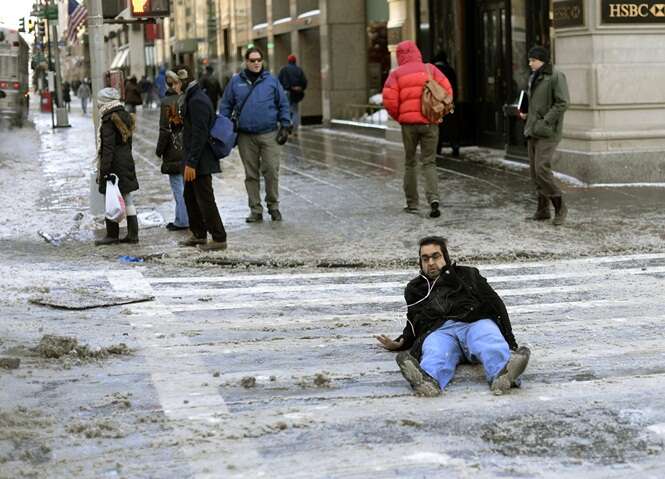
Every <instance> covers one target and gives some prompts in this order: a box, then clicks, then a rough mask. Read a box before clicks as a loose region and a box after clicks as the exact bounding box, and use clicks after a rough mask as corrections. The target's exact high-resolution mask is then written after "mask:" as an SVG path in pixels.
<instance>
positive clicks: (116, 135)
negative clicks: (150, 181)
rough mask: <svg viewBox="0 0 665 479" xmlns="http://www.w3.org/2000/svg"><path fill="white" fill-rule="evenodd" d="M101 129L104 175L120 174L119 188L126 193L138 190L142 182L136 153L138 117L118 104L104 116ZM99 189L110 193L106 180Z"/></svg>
mask: <svg viewBox="0 0 665 479" xmlns="http://www.w3.org/2000/svg"><path fill="white" fill-rule="evenodd" d="M100 129H101V159H100V165H99V172H100V177H101V178H104V177H106V176H107V175H110V174H111V173H114V174H115V175H116V176H117V177H118V180H119V182H118V187H119V188H120V192H121V193H122V194H123V195H125V194H127V193H130V192H132V191H136V190H138V189H139V182H138V180H137V178H136V167H135V165H134V157H133V156H132V135H133V134H134V118H133V117H132V116H131V115H130V114H129V113H127V112H126V111H125V109H124V108H123V107H122V106H118V107H117V108H113V109H112V110H109V111H108V112H106V114H105V115H104V116H102V121H101V126H100ZM99 192H100V193H101V194H105V193H106V181H100V182H99Z"/></svg>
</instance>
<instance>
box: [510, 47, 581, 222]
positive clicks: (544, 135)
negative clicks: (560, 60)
mask: <svg viewBox="0 0 665 479" xmlns="http://www.w3.org/2000/svg"><path fill="white" fill-rule="evenodd" d="M528 57H529V68H531V76H530V77H529V85H528V89H527V98H528V100H529V101H528V107H527V110H528V111H527V112H524V111H520V114H519V115H520V118H522V120H526V124H525V125H524V137H525V138H526V139H527V148H528V152H529V171H530V173H531V179H532V181H533V183H534V185H535V187H536V194H537V196H538V206H537V209H536V212H535V214H534V215H533V216H531V217H529V218H528V219H531V220H535V221H545V220H548V219H550V218H551V213H550V206H549V203H550V202H551V203H552V205H553V206H554V220H553V221H552V224H554V225H557V226H558V225H562V224H563V223H564V222H565V220H566V216H567V214H568V207H567V206H566V204H565V202H564V200H563V193H562V191H561V187H560V186H559V185H558V184H557V181H556V180H555V179H554V174H553V173H552V159H553V157H554V152H555V151H556V147H557V145H558V144H559V142H560V141H561V134H562V131H563V116H564V113H565V112H566V110H567V109H568V105H569V103H570V97H569V95H568V82H567V81H566V76H565V75H564V74H563V73H561V72H560V71H558V70H557V69H555V68H554V67H553V66H552V63H551V62H550V55H549V51H548V50H547V49H546V48H544V47H541V46H538V45H537V46H534V47H533V48H531V50H529V53H528Z"/></svg>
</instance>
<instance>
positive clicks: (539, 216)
mask: <svg viewBox="0 0 665 479" xmlns="http://www.w3.org/2000/svg"><path fill="white" fill-rule="evenodd" d="M550 218H551V215H550V202H549V201H548V200H547V196H544V195H538V207H537V209H536V212H535V213H534V215H533V216H529V217H527V219H528V220H532V221H545V220H549V219H550Z"/></svg>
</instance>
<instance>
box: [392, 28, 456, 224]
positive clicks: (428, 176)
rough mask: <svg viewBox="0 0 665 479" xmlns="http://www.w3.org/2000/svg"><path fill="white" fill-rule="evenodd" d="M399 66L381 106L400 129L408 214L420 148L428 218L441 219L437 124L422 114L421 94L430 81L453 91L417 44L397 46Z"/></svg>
mask: <svg viewBox="0 0 665 479" xmlns="http://www.w3.org/2000/svg"><path fill="white" fill-rule="evenodd" d="M397 63H398V65H399V66H398V67H397V68H396V69H394V70H393V71H391V72H390V75H389V76H388V79H387V80H386V83H385V85H384V86H383V106H384V107H385V108H386V110H387V111H388V114H389V115H390V116H391V117H392V118H393V119H394V120H395V121H397V122H398V123H399V124H400V125H401V127H402V141H403V143H404V155H405V165H404V194H405V196H406V208H404V211H406V212H407V213H412V214H417V213H418V212H419V209H418V202H419V196H418V176H417V168H416V167H417V163H416V150H417V148H418V145H420V156H421V166H422V173H423V175H424V176H425V196H426V197H427V202H428V204H429V205H430V214H429V215H430V217H432V218H437V217H439V216H441V212H440V210H439V204H440V198H439V186H438V175H437V172H436V147H437V143H438V140H439V125H438V123H432V121H431V120H430V119H428V118H427V117H425V116H424V115H423V113H422V110H421V106H422V101H421V99H422V95H423V90H424V88H425V84H426V82H427V81H428V80H429V79H430V78H432V79H433V80H434V81H435V82H436V83H438V84H439V85H440V86H441V87H442V88H443V89H445V91H446V92H447V93H448V95H450V96H452V95H453V89H452V86H451V85H450V82H449V81H448V79H447V78H446V77H445V76H444V75H443V73H441V72H440V71H439V69H438V68H436V67H435V66H434V65H431V64H429V63H428V64H425V63H423V60H422V55H421V53H420V50H418V47H417V46H416V43H415V42H413V41H411V40H407V41H403V42H400V43H399V44H398V45H397Z"/></svg>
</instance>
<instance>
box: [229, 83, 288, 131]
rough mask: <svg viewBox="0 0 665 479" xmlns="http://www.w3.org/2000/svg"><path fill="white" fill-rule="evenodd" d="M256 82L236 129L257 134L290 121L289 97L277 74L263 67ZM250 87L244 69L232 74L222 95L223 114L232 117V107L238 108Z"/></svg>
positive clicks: (285, 124) (274, 128)
mask: <svg viewBox="0 0 665 479" xmlns="http://www.w3.org/2000/svg"><path fill="white" fill-rule="evenodd" d="M256 82H257V83H256V85H255V87H254V91H253V92H252V95H251V96H250V97H249V99H248V100H247V103H245V106H244V107H243V109H242V113H241V114H240V118H239V119H238V120H239V121H238V131H239V132H240V133H250V134H259V133H269V132H271V131H275V130H276V129H277V128H278V127H279V124H281V125H282V126H285V127H287V126H289V125H290V124H291V114H290V113H289V101H288V100H287V99H286V93H285V92H284V88H282V85H280V83H279V81H278V80H277V78H275V77H274V76H273V75H271V74H270V73H269V72H268V71H266V70H263V71H262V72H261V76H260V77H259V78H257V80H256ZM251 88H252V84H251V83H250V81H249V80H248V79H247V77H246V76H245V72H244V71H242V72H240V73H238V74H236V75H233V78H231V81H230V82H229V84H228V85H227V87H226V89H225V90H224V96H223V97H222V106H221V113H222V115H224V116H225V117H227V118H231V113H232V112H233V110H234V109H235V108H240V105H242V102H243V101H244V100H245V97H246V96H247V94H248V93H249V91H250V89H251Z"/></svg>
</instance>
